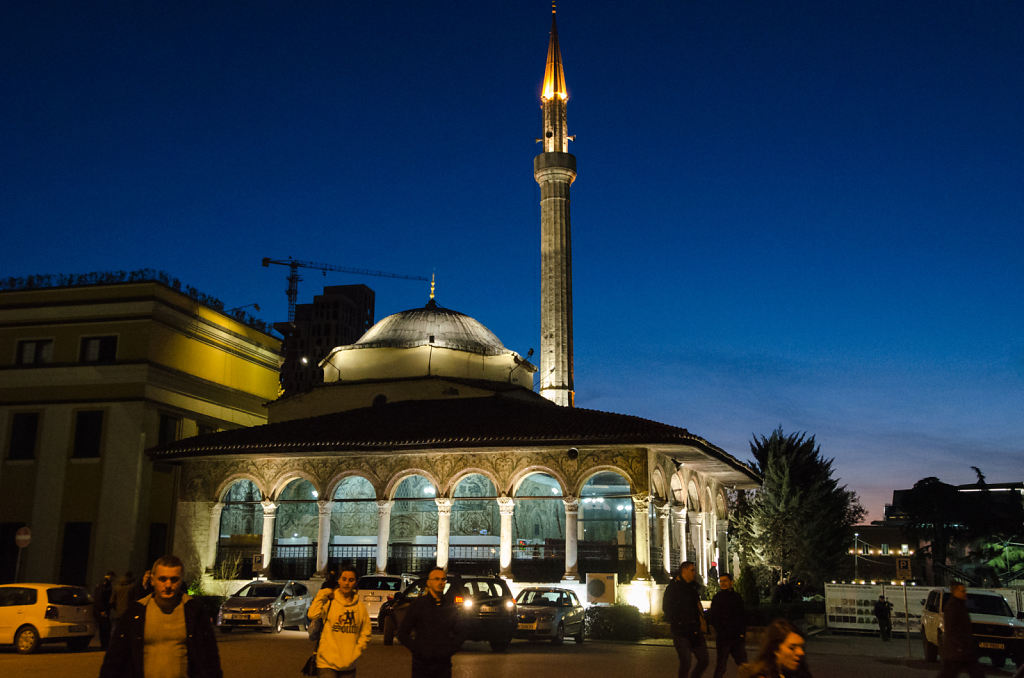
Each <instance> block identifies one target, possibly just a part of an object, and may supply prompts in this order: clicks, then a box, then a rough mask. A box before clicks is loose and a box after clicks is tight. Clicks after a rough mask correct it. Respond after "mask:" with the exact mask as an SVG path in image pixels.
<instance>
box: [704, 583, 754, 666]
mask: <svg viewBox="0 0 1024 678" xmlns="http://www.w3.org/2000/svg"><path fill="white" fill-rule="evenodd" d="M718 587H719V589H721V590H720V591H719V592H718V593H716V594H715V597H714V598H712V599H711V608H710V609H709V610H708V616H709V617H710V618H711V625H712V626H714V627H715V678H722V676H724V675H725V665H726V662H728V661H729V655H732V659H733V661H734V662H736V666H739V665H740V664H745V663H746V662H747V645H746V644H747V615H746V611H745V610H744V609H743V598H742V597H741V596H740V594H739V593H738V592H737V591H736V589H734V588H733V587H732V575H731V574H729V573H728V572H723V573H722V574H721V575H719V577H718Z"/></svg>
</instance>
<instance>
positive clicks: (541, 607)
mask: <svg viewBox="0 0 1024 678" xmlns="http://www.w3.org/2000/svg"><path fill="white" fill-rule="evenodd" d="M516 606H517V608H518V611H519V619H518V625H517V627H516V638H550V639H551V642H553V643H556V644H558V643H561V642H562V640H564V639H565V637H566V636H572V637H573V638H574V639H575V640H576V642H577V643H582V642H583V620H584V613H583V606H582V605H580V601H579V599H578V598H577V597H576V593H575V592H574V591H572V590H570V589H562V588H556V587H553V586H535V587H531V588H528V589H523V590H522V591H520V592H519V596H518V597H517V598H516Z"/></svg>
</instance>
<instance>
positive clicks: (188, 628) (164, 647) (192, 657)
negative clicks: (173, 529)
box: [100, 555, 223, 678]
mask: <svg viewBox="0 0 1024 678" xmlns="http://www.w3.org/2000/svg"><path fill="white" fill-rule="evenodd" d="M184 575H185V566H184V565H183V564H182V562H181V559H179V558H178V557H177V556H170V555H168V556H162V557H161V558H158V559H157V561H156V562H155V563H153V576H152V583H153V593H152V594H151V595H148V596H146V597H145V598H143V599H142V600H139V601H132V602H130V603H129V604H128V611H127V612H125V613H124V615H123V616H122V617H121V618H120V619H118V620H117V628H116V629H115V631H114V637H113V638H112V639H111V641H110V649H109V650H107V654H106V656H104V657H103V666H101V667H100V678H143V676H145V678H223V674H222V673H221V669H220V655H219V654H218V653H217V640H216V638H215V637H214V635H213V626H212V625H211V624H210V618H209V616H208V615H207V614H206V612H205V611H204V610H203V608H202V605H201V604H200V603H199V601H198V600H194V599H192V598H190V597H189V595H188V594H187V593H185V586H184Z"/></svg>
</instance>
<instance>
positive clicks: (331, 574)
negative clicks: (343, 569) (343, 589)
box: [320, 570, 338, 591]
mask: <svg viewBox="0 0 1024 678" xmlns="http://www.w3.org/2000/svg"><path fill="white" fill-rule="evenodd" d="M337 586H338V573H337V572H335V571H334V570H327V576H326V577H324V583H322V584H320V590H321V591H322V590H323V589H333V588H337Z"/></svg>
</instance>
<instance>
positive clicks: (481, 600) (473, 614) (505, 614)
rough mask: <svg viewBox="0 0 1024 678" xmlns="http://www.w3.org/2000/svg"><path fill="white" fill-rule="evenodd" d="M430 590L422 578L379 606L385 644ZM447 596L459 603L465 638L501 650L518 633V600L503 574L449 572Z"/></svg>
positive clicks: (380, 623)
mask: <svg viewBox="0 0 1024 678" xmlns="http://www.w3.org/2000/svg"><path fill="white" fill-rule="evenodd" d="M422 595H430V594H428V593H427V580H426V578H420V579H417V580H416V581H414V582H413V583H412V584H409V587H408V588H407V589H405V590H404V591H402V592H401V593H398V594H396V595H395V597H394V598H393V599H392V600H388V601H386V602H385V603H384V604H383V605H381V606H380V612H379V613H378V617H377V623H378V624H379V625H380V628H381V629H382V630H383V631H384V644H385V645H391V644H392V643H393V642H394V639H395V636H396V635H397V633H398V627H399V626H400V625H401V623H402V619H404V618H405V613H406V611H407V610H408V609H409V606H410V605H411V604H412V601H413V600H414V599H415V598H417V597H419V596H422ZM444 596H445V598H446V599H447V600H451V601H452V603H453V604H454V605H456V606H458V608H459V611H460V615H459V616H460V623H459V629H460V631H461V632H462V634H463V636H464V637H465V639H466V640H486V641H487V642H489V643H490V644H491V649H492V650H494V651H495V652H501V651H502V650H504V649H505V648H507V647H508V646H509V643H511V642H512V636H513V634H515V632H516V624H517V618H516V601H515V599H514V598H513V597H512V592H511V591H509V588H508V584H506V583H505V580H504V579H501V578H500V577H482V576H475V575H468V574H467V575H458V574H452V573H449V574H448V581H447V582H446V583H445V588H444Z"/></svg>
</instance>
